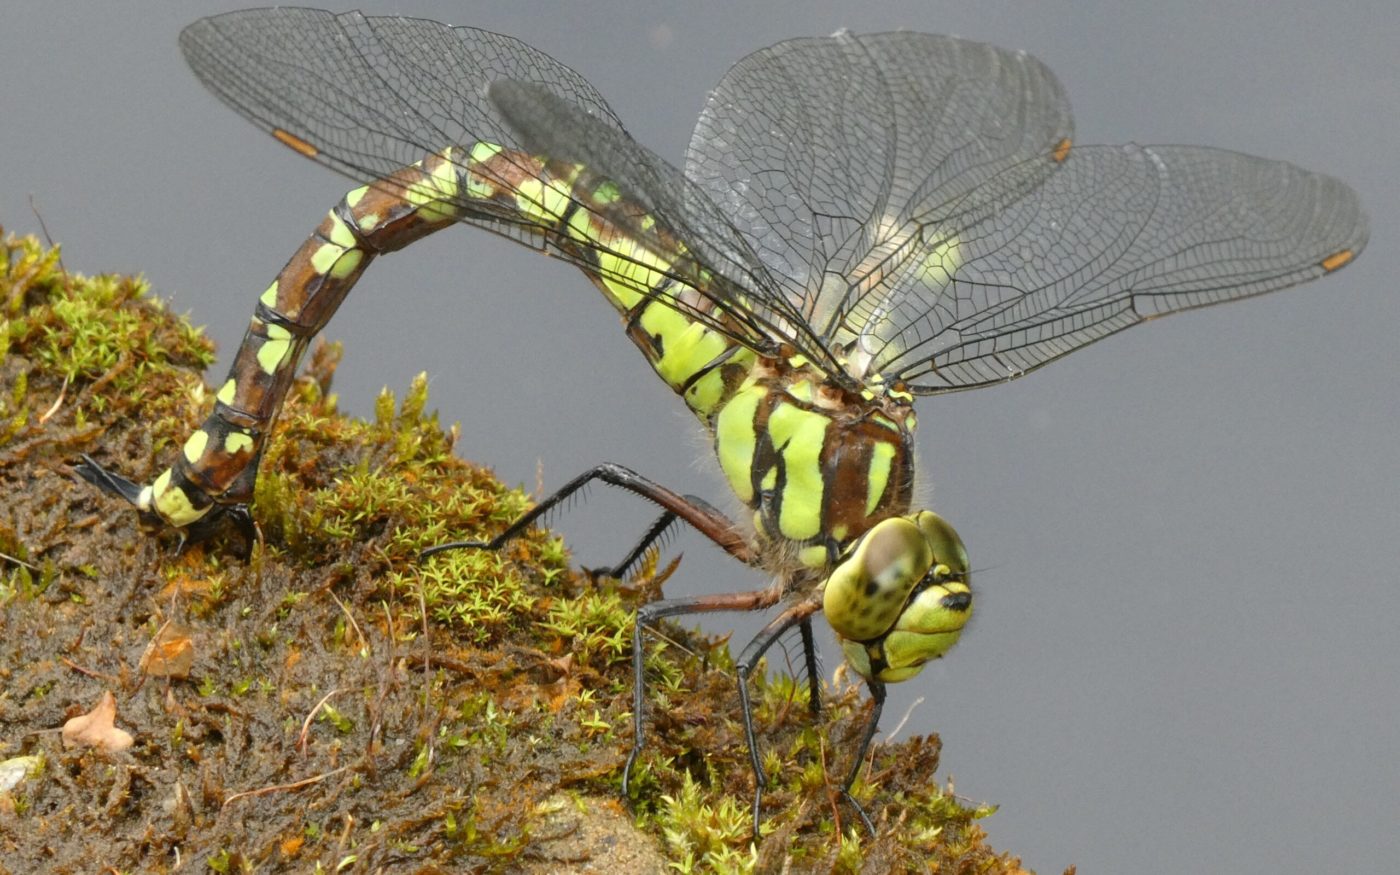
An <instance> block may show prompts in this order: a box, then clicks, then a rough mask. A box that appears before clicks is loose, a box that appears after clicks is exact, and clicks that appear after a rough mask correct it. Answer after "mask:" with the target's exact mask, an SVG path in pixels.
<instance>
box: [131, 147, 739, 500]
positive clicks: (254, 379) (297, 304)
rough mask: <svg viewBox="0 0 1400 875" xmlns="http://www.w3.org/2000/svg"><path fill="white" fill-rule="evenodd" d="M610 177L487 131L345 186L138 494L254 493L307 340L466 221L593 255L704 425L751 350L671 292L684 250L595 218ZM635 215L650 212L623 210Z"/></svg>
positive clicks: (646, 348) (612, 194)
mask: <svg viewBox="0 0 1400 875" xmlns="http://www.w3.org/2000/svg"><path fill="white" fill-rule="evenodd" d="M618 201H619V195H618V193H617V191H616V189H615V187H613V186H611V184H610V183H607V182H606V181H602V180H597V179H594V178H591V177H590V176H589V175H588V174H587V173H586V171H585V170H584V169H583V168H581V167H578V166H575V165H569V166H559V165H554V164H549V163H546V162H544V161H542V160H541V159H537V158H533V157H530V156H526V155H523V154H521V153H518V152H510V151H506V150H503V149H501V148H500V147H498V146H495V145H492V144H488V143H478V144H476V145H475V146H473V147H471V149H470V150H464V149H462V148H459V147H451V148H448V149H445V150H443V151H442V152H440V153H435V154H431V155H428V156H427V157H425V158H424V159H423V160H422V161H420V162H418V163H416V164H414V165H412V166H409V167H405V168H403V169H401V170H399V171H397V172H396V173H393V174H391V175H390V176H388V177H385V178H384V179H382V180H380V181H379V182H377V183H376V184H374V185H372V186H363V187H361V188H357V189H355V190H354V191H351V192H350V193H349V194H347V195H346V196H345V197H344V198H343V199H342V200H341V201H340V203H338V204H337V205H336V206H335V207H334V208H333V209H331V211H330V212H329V213H327V214H326V217H325V219H323V220H322V221H321V224H320V225H319V226H318V227H317V228H316V231H315V232H314V233H313V234H312V235H311V237H310V238H309V239H308V240H307V241H306V242H305V243H304V244H302V246H301V248H299V249H298V250H297V251H296V253H295V254H293V255H292V257H291V259H290V260H289V261H288V262H287V264H286V266H285V267H283V268H282V271H281V272H280V273H279V274H278V275H277V278H276V279H275V280H274V281H273V282H272V285H270V286H268V288H267V290H266V291H264V292H263V294H262V296H261V297H260V298H259V299H258V306H257V310H256V311H255V313H254V315H253V318H252V321H251V322H250V324H249V326H248V331H247V333H246V334H245V335H244V338H243V342H242V344H241V345H240V346H239V349H238V352H237V354H236V355H235V357H234V361H233V365H232V367H231V368H230V370H229V375H228V378H227V380H226V381H225V382H224V384H223V385H222V386H221V387H220V389H219V390H218V393H217V395H216V396H215V397H216V401H215V407H214V411H213V413H212V414H211V415H210V416H209V418H208V419H207V420H205V422H204V424H203V425H201V426H200V428H199V429H198V430H197V431H195V432H194V433H193V434H192V435H190V437H189V439H188V440H186V441H185V444H184V446H183V448H182V451H181V453H180V456H179V458H178V459H177V460H176V462H175V464H174V466H172V467H171V468H170V469H168V470H167V471H165V472H164V473H162V474H161V475H160V476H159V477H157V478H156V479H155V481H154V482H153V483H152V484H151V485H150V486H149V487H147V488H146V489H145V491H144V492H143V493H142V495H141V498H140V501H139V504H140V506H141V507H142V508H143V509H147V510H154V511H155V512H156V513H157V514H158V515H159V516H160V517H161V518H162V519H164V520H165V521H166V522H168V523H170V524H171V525H173V526H176V527H185V526H188V525H190V524H191V523H194V522H196V521H198V520H199V519H200V518H202V517H203V516H204V515H205V514H207V513H208V512H209V511H210V510H211V509H212V508H213V507H214V506H216V505H220V504H243V503H247V502H248V501H249V500H250V499H251V498H252V495H253V486H254V483H255V480H256V478H257V469H258V461H259V458H260V456H261V453H262V449H263V444H264V441H265V439H266V433H267V430H268V427H269V425H270V423H271V422H272V420H273V419H274V418H275V417H276V415H277V411H278V410H279V409H280V408H281V405H282V402H283V400H284V399H285V397H286V394H287V390H288V388H289V387H290V386H291V382H292V379H293V377H294V375H295V373H296V368H297V364H298V363H299V361H300V360H301V356H302V353H304V352H305V350H306V347H307V345H308V343H309V342H310V340H311V338H312V337H314V336H315V335H316V334H317V333H318V332H320V330H321V329H322V328H324V327H325V325H326V323H327V322H329V321H330V318H331V316H332V315H334V313H335V311H336V309H337V308H338V307H339V306H340V304H341V302H342V301H344V300H345V296H346V295H347V294H348V293H349V291H350V289H351V287H353V286H354V284H355V282H356V281H357V280H358V279H359V277H360V274H362V273H363V272H364V270H365V268H366V267H368V265H369V263H370V261H372V260H373V259H374V257H375V256H376V255H379V254H380V253H384V252H392V251H394V250H396V249H401V248H403V247H404V246H407V245H408V244H410V243H412V242H414V241H416V240H418V239H420V238H422V237H424V236H426V235H428V234H431V233H432V232H433V231H436V230H438V229H440V228H444V227H447V226H449V225H453V224H456V223H457V222H458V221H459V220H460V219H464V218H465V219H466V220H468V221H470V222H472V223H474V224H480V225H483V226H486V227H490V228H493V229H495V230H499V231H505V232H508V233H510V234H511V235H512V236H517V237H519V236H524V237H526V238H527V240H528V239H529V238H535V240H536V242H538V243H539V244H540V245H541V247H542V248H548V247H549V246H552V247H555V248H557V249H559V250H563V251H567V252H569V253H571V254H572V255H573V256H575V259H574V260H576V261H579V262H581V263H585V264H588V265H591V266H592V267H593V269H592V270H588V273H589V275H590V278H591V279H592V280H593V282H594V284H595V285H596V286H597V287H598V288H599V290H601V291H602V292H603V294H604V296H605V297H606V298H608V300H609V301H611V302H612V304H613V306H614V307H616V308H617V310H618V312H619V313H620V314H621V315H622V317H623V321H624V323H625V325H626V328H627V333H628V336H629V337H631V338H632V340H633V341H634V342H635V343H636V344H637V346H638V347H639V348H640V349H641V350H642V353H643V355H645V356H646V358H647V360H648V361H649V362H650V363H651V365H652V367H653V368H654V369H655V370H656V372H657V374H658V375H660V376H661V377H662V379H664V380H665V381H666V382H667V384H668V385H670V386H671V387H672V388H673V389H674V390H676V392H678V393H680V394H681V396H682V397H683V398H684V399H685V401H686V403H687V404H688V405H689V406H690V407H691V409H692V410H693V411H694V412H695V413H696V415H697V416H699V417H700V418H701V419H702V420H704V421H705V422H707V423H709V422H710V421H711V419H712V418H713V417H714V416H715V415H716V414H717V413H718V411H719V410H720V409H721V408H722V406H723V404H724V402H725V401H726V400H728V399H729V398H730V397H731V396H732V395H733V393H734V391H735V390H736V389H737V387H738V385H739V383H740V382H741V381H742V379H743V376H744V374H745V373H747V371H748V368H749V365H750V364H751V363H752V361H753V353H752V352H751V351H750V350H748V349H747V348H745V347H743V346H741V345H739V344H737V343H736V342H735V341H733V340H731V339H729V338H727V337H725V336H724V334H722V333H720V332H718V331H716V330H714V329H713V328H710V327H707V326H705V325H703V324H701V323H699V322H697V321H696V320H694V319H692V318H690V317H688V316H687V315H685V314H684V313H682V312H680V311H678V310H677V309H675V308H674V307H673V306H671V305H670V304H669V303H668V302H673V301H677V300H682V301H689V300H690V299H692V298H696V297H698V296H697V295H696V293H695V290H694V289H693V288H692V287H691V286H688V285H685V284H684V283H682V282H680V281H678V280H676V279H675V278H674V277H673V276H672V275H671V274H672V266H673V264H674V263H675V262H676V261H678V260H679V259H681V258H683V257H684V256H683V250H682V249H681V248H680V247H677V251H676V252H675V253H669V254H659V253H657V252H654V251H652V250H650V249H648V248H647V247H645V246H643V245H642V244H641V243H640V242H639V241H637V240H635V239H634V238H632V237H631V236H629V235H628V234H627V233H626V232H624V231H623V230H622V229H620V228H618V227H617V226H615V225H614V224H612V223H610V222H609V221H608V220H607V219H605V218H603V215H602V214H603V213H604V212H606V211H607V210H613V211H616V210H618V209H626V205H625V204H619V203H618ZM631 215H635V216H637V217H638V220H639V221H648V220H647V219H646V218H645V217H644V216H640V214H639V213H632V214H631Z"/></svg>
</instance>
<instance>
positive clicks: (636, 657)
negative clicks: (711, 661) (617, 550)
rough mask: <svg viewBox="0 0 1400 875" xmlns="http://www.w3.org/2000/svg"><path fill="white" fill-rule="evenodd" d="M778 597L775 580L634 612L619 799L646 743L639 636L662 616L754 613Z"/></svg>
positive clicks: (779, 589) (642, 656) (642, 652)
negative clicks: (628, 745)
mask: <svg viewBox="0 0 1400 875" xmlns="http://www.w3.org/2000/svg"><path fill="white" fill-rule="evenodd" d="M781 595H782V587H781V584H780V582H779V581H775V582H774V585H772V586H769V587H767V588H765V589H757V590H753V591H751V592H735V593H718V594H715V595H706V596H696V597H693V598H682V599H666V600H664V601H659V602H652V603H651V604H648V605H643V606H642V607H641V608H639V609H638V610H637V623H636V625H635V626H633V628H632V751H631V753H629V754H628V755H627V764H626V765H624V766H623V767H622V796H623V798H624V799H625V798H628V787H629V786H630V784H631V782H632V768H633V766H635V765H636V764H637V757H638V756H640V755H641V753H642V745H643V743H644V742H645V741H646V730H645V720H646V671H645V667H646V649H645V644H644V641H643V635H644V633H645V631H646V628H647V627H648V626H651V625H653V624H655V623H656V622H657V621H659V620H661V619H663V618H665V617H674V616H679V615H681V614H701V613H709V612H712V611H756V610H761V609H763V608H767V607H771V606H772V605H774V604H775V603H777V601H778V598H779V597H780V596H781Z"/></svg>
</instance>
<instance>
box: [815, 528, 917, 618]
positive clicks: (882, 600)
mask: <svg viewBox="0 0 1400 875" xmlns="http://www.w3.org/2000/svg"><path fill="white" fill-rule="evenodd" d="M933 561H934V555H933V551H932V549H931V548H930V543H929V539H928V537H927V536H926V535H925V533H924V531H923V529H922V528H921V527H920V526H919V525H917V524H915V523H914V522H913V521H912V520H910V519H909V518H907V517H892V518H890V519H887V520H883V521H881V522H880V523H879V524H877V525H876V526H875V528H873V529H871V530H870V531H869V532H868V533H866V535H865V537H864V538H862V539H861V540H860V541H859V542H858V543H857V544H856V547H855V549H854V550H852V551H851V552H850V553H849V554H847V556H846V558H844V559H843V560H841V562H840V563H839V564H838V565H837V566H836V568H835V569H834V570H833V571H832V572H831V575H830V577H828V578H827V583H826V589H825V591H824V593H823V596H822V601H823V605H822V607H823V610H824V611H825V612H826V618H827V621H828V622H829V623H830V624H831V627H832V628H833V629H834V630H836V633H837V634H838V635H840V636H841V637H843V638H848V639H853V640H856V641H865V640H868V639H871V638H875V637H877V636H879V635H881V634H883V633H884V632H886V631H887V630H888V629H889V628H890V627H891V626H893V625H894V623H895V621H896V620H897V619H899V615H900V612H901V611H903V610H904V605H905V602H906V601H907V600H908V599H909V594H910V593H911V592H912V591H913V589H914V587H915V586H916V585H918V583H919V581H920V580H922V579H923V577H924V575H925V574H927V573H928V570H929V568H930V567H931V566H932V565H933Z"/></svg>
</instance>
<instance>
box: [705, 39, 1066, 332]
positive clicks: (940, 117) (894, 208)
mask: <svg viewBox="0 0 1400 875" xmlns="http://www.w3.org/2000/svg"><path fill="white" fill-rule="evenodd" d="M1072 131H1073V121H1072V118H1071V113H1070V107H1069V100H1068V98H1067V97H1066V96H1065V94H1064V91H1063V89H1062V88H1061V86H1060V83H1059V82H1058V81H1057V80H1056V79H1055V76H1054V74H1053V73H1051V72H1050V70H1049V69H1048V68H1047V67H1046V66H1045V65H1044V64H1042V63H1040V62H1039V61H1038V60H1036V59H1035V58H1033V57H1031V56H1030V55H1028V54H1025V53H1024V52H1010V51H1007V50H1005V49H1000V48H997V47H995V46H990V45H986V44H984V43H976V42H970V41H968V40H963V39H957V38H955V37H948V36H937V35H933V34H921V33H905V32H899V33H882V34H871V35H866V36H856V35H852V34H849V33H840V34H837V35H835V36H833V37H826V38H818V39H796V40H790V41H787V42H783V43H779V44H777V45H775V46H771V47H769V48H766V49H762V50H760V51H758V52H755V53H753V54H752V55H749V56H748V57H747V58H745V59H743V60H742V61H740V62H739V63H738V64H736V65H734V67H733V68H732V69H730V70H729V72H728V73H726V74H725V76H724V79H723V80H722V81H721V82H720V84H719V86H718V87H717V88H716V89H715V90H714V92H713V93H712V94H711V95H710V98H709V100H708V101H707V103H706V105H705V108H704V111H703V112H702V113H701V116H700V120H699V122H698V123H697V124H696V127H695V133H694V135H693V136H692V138H691V142H690V147H689V150H688V152H687V156H686V174H687V175H688V176H689V177H691V178H692V179H694V180H695V181H696V183H697V184H699V185H700V186H701V187H702V188H703V189H704V190H705V191H707V192H708V193H709V194H710V196H711V197H712V198H713V199H714V201H715V202H716V203H718V204H719V205H721V207H722V208H723V210H724V212H725V214H726V215H727V216H729V217H730V219H731V220H732V221H733V222H734V223H735V224H736V225H737V227H738V228H740V229H742V233H743V234H744V235H745V236H746V237H748V239H749V240H750V241H752V248H753V250H754V251H755V252H756V253H758V255H759V257H760V258H761V259H762V260H763V262H764V263H765V264H766V265H767V266H768V267H769V269H770V270H771V271H772V272H773V273H774V274H775V275H777V276H779V277H782V278H783V280H784V281H785V285H786V287H787V289H788V290H789V294H790V295H791V297H792V300H793V304H794V305H795V306H796V307H797V308H798V310H799V311H800V312H801V313H802V315H803V316H804V317H805V318H806V319H807V321H808V322H809V323H810V324H811V325H812V326H813V328H814V330H815V331H816V332H817V333H818V334H819V335H820V336H821V337H822V338H823V339H824V340H825V341H826V342H827V343H829V344H835V343H841V342H843V341H849V340H850V339H851V336H850V335H851V332H850V330H849V328H847V327H846V323H847V321H848V318H849V314H850V312H851V311H852V310H853V309H856V308H858V307H860V306H861V298H862V297H863V296H864V295H865V294H866V293H867V292H869V291H870V290H868V289H862V288H860V287H859V285H858V283H853V282H851V280H852V279H855V278H859V277H865V276H869V275H872V274H877V273H878V272H879V270H880V266H881V264H882V263H883V262H886V261H888V260H889V259H890V258H891V257H897V256H898V255H899V253H900V251H901V250H902V249H907V248H908V246H909V244H910V242H911V233H912V232H916V231H917V229H918V228H919V226H920V225H921V224H923V223H924V222H926V221H927V220H928V218H929V217H930V216H931V215H936V214H937V213H938V211H939V210H940V209H944V208H946V207H947V205H948V204H949V203H951V202H957V201H960V200H962V199H964V198H965V197H966V195H967V194H968V193H969V192H972V191H976V190H978V187H979V186H981V185H982V184H983V183H984V182H985V181H986V180H987V179H989V178H991V177H997V176H999V175H1000V174H1002V173H1003V172H1004V170H1005V169H1006V168H1008V167H1014V168H1020V171H1021V172H1019V173H1018V174H1017V176H1016V180H1015V181H1016V183H1017V185H1019V186H1021V188H1022V189H1023V190H1030V189H1033V188H1034V187H1035V186H1036V185H1037V184H1038V183H1039V182H1040V181H1041V180H1042V179H1043V178H1044V177H1046V176H1048V175H1050V174H1051V173H1052V172H1054V170H1055V164H1054V162H1051V161H1041V162H1036V163H1035V164H1033V165H1032V164H1028V163H1027V161H1028V159H1030V158H1032V157H1039V156H1044V155H1046V154H1048V153H1051V152H1053V151H1054V150H1055V149H1056V148H1057V147H1062V146H1068V144H1069V138H1070V137H1071V135H1072ZM1032 171H1033V172H1032ZM1003 179H1004V177H1003ZM1005 189H1006V186H1005V185H1002V186H1000V187H999V190H998V192H997V195H998V196H997V198H995V199H992V200H993V201H994V202H992V203H984V204H983V206H984V207H985V208H991V209H995V208H996V207H997V206H999V205H1000V204H999V203H997V202H996V201H1005V200H1008V199H1012V198H1014V197H1016V196H1017V195H1018V194H1020V193H1021V192H1019V191H1015V190H1010V191H1008V190H1005Z"/></svg>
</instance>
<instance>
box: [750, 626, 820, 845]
mask: <svg viewBox="0 0 1400 875" xmlns="http://www.w3.org/2000/svg"><path fill="white" fill-rule="evenodd" d="M819 610H821V603H820V602H818V601H803V602H798V603H797V604H795V605H792V606H791V607H789V608H788V609H787V610H785V611H783V612H782V613H781V614H779V615H778V616H776V617H774V618H773V619H772V620H771V621H770V622H769V623H768V625H766V626H764V627H763V629H762V630H761V631H760V632H759V633H758V634H757V635H755V636H754V637H753V639H752V640H751V641H749V643H748V645H747V646H745V647H744V652H743V653H741V654H739V660H738V662H737V663H736V665H735V671H736V673H737V674H738V676H739V707H740V710H741V713H742V715H743V718H744V739H745V740H746V741H747V742H748V745H749V765H750V766H752V767H753V781H754V787H753V834H754V838H755V839H757V838H758V835H759V832H758V827H759V819H760V818H759V815H760V809H761V806H762V803H763V788H764V787H765V786H767V785H768V775H767V774H766V773H765V772H764V771H763V762H762V759H761V757H760V756H759V752H758V736H757V734H756V733H755V732H754V725H753V704H752V702H750V700H749V676H750V675H751V674H752V673H753V670H754V668H755V667H756V666H757V665H758V661H759V660H760V659H762V658H763V654H764V653H766V652H768V648H770V647H772V646H773V644H774V643H776V642H777V640H778V639H779V638H781V637H782V636H783V633H785V632H787V631H788V630H789V629H791V628H792V627H793V626H798V627H799V628H800V629H801V632H802V654H803V657H804V658H805V660H806V663H807V678H808V684H809V689H810V690H811V695H812V709H813V710H812V713H813V714H814V715H815V714H816V709H817V705H816V702H817V699H816V696H817V690H818V688H819V687H820V686H821V682H820V680H819V679H818V677H817V668H816V665H817V657H816V648H815V646H814V645H813V643H812V615H813V614H815V613H816V612H817V611H819Z"/></svg>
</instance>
